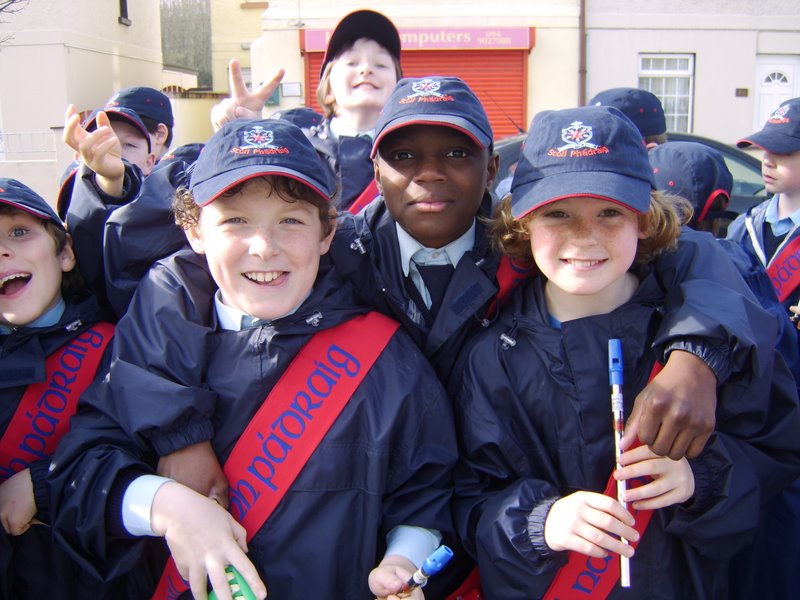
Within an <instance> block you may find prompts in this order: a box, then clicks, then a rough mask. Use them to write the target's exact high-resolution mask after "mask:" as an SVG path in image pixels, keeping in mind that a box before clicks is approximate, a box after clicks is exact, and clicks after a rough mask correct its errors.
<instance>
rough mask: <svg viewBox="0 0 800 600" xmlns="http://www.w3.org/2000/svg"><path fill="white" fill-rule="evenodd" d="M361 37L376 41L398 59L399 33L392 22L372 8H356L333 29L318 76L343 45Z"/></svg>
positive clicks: (339, 52) (348, 45)
mask: <svg viewBox="0 0 800 600" xmlns="http://www.w3.org/2000/svg"><path fill="white" fill-rule="evenodd" d="M361 38H367V39H368V40H374V41H376V42H377V43H378V44H380V45H381V46H382V47H384V48H385V49H386V50H387V52H389V54H391V55H392V56H393V57H394V58H396V59H397V60H398V61H399V60H400V34H399V33H398V32H397V27H395V26H394V23H392V22H391V21H390V20H389V19H388V18H387V17H385V16H384V15H382V14H381V13H379V12H375V11H374V10H357V11H355V12H351V13H350V14H349V15H347V16H345V17H344V18H343V19H342V20H341V21H339V23H338V24H337V25H336V28H335V29H334V30H333V33H332V34H331V39H330V41H329V42H328V47H327V48H326V49H325V57H324V58H323V59H322V66H321V67H320V70H319V76H320V77H322V73H323V71H325V67H326V66H327V65H328V63H329V62H331V61H332V60H333V59H334V58H336V57H337V56H338V55H339V54H341V53H342V50H344V48H345V47H350V46H352V45H353V43H355V42H356V41H357V40H360V39H361Z"/></svg>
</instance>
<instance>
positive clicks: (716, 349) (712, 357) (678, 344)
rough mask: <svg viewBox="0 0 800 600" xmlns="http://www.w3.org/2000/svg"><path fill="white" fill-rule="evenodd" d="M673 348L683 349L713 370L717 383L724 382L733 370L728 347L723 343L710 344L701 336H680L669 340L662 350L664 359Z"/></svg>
mask: <svg viewBox="0 0 800 600" xmlns="http://www.w3.org/2000/svg"><path fill="white" fill-rule="evenodd" d="M673 350H683V351H684V352H689V353H691V354H694V355H695V356H696V357H697V358H699V359H700V360H702V361H703V362H704V363H706V364H707V365H708V367H709V368H710V369H711V370H712V371H713V372H714V375H715V376H716V378H717V382H718V383H724V382H726V381H727V380H728V378H729V377H730V376H731V373H732V372H733V367H732V365H731V361H730V358H729V357H730V349H729V348H728V346H725V345H712V344H709V343H708V340H706V339H703V338H682V339H679V340H674V341H672V342H670V343H669V344H668V345H667V347H666V348H665V350H664V359H665V360H666V359H667V358H669V354H670V352H672V351H673Z"/></svg>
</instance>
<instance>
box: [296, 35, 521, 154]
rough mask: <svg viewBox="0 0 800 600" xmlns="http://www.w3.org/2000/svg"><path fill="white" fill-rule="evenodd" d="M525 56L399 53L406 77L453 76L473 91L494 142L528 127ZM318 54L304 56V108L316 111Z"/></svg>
mask: <svg viewBox="0 0 800 600" xmlns="http://www.w3.org/2000/svg"><path fill="white" fill-rule="evenodd" d="M527 56H528V52H527V51H525V50H456V51H450V50H419V51H413V52H403V54H402V57H401V60H402V62H403V74H404V75H405V76H407V77H422V76H425V75H454V76H456V77H460V78H461V79H463V80H464V81H466V82H467V84H468V85H469V86H470V87H471V88H472V89H473V90H474V91H475V93H476V94H477V95H478V97H479V98H480V99H481V102H482V103H483V107H484V108H485V109H486V113H487V114H488V115H489V122H490V123H491V124H492V129H493V131H494V136H495V139H500V138H503V137H507V136H509V135H514V134H516V133H519V132H520V130H523V131H524V130H525V129H527V127H528V122H527V116H526V115H525V89H526V86H527V82H526V74H527V72H528V65H527ZM322 57H323V53H322V52H308V53H307V54H306V81H307V82H309V83H308V85H307V86H306V104H307V106H309V107H311V108H313V109H314V110H319V104H317V98H316V91H317V82H318V81H319V69H320V66H321V65H322Z"/></svg>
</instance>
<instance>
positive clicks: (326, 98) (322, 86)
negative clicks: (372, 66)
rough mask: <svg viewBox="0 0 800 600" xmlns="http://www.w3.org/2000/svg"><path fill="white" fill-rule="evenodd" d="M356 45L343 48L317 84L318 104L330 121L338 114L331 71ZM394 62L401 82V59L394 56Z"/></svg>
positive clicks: (351, 44)
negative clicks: (344, 54) (332, 87)
mask: <svg viewBox="0 0 800 600" xmlns="http://www.w3.org/2000/svg"><path fill="white" fill-rule="evenodd" d="M367 39H369V38H367ZM354 43H355V41H353V42H351V43H350V44H347V45H346V46H343V47H342V49H341V50H340V51H339V54H337V55H336V56H334V57H333V59H331V60H330V61H328V64H327V65H325V68H324V69H323V70H322V75H321V76H320V78H319V84H317V102H318V103H319V105H320V106H321V107H322V112H323V113H324V114H325V118H327V119H330V118H331V117H333V116H334V115H335V114H336V108H337V107H336V98H334V96H333V90H332V89H331V69H333V63H335V62H336V61H337V60H339V56H341V54H342V53H343V52H347V51H348V50H350V48H352V47H353V44H354ZM392 62H393V63H394V73H395V76H396V78H397V80H398V81H400V78H401V77H402V76H403V70H402V69H401V68H400V59H399V58H397V57H396V56H392Z"/></svg>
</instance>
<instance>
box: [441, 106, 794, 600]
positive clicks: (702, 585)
mask: <svg viewBox="0 0 800 600" xmlns="http://www.w3.org/2000/svg"><path fill="white" fill-rule="evenodd" d="M676 202H677V201H674V200H670V199H667V198H665V197H663V196H662V195H661V194H660V193H659V192H656V191H654V181H653V179H652V172H651V168H650V164H649V162H648V157H647V151H646V149H645V147H644V145H643V144H642V143H641V136H640V133H639V132H638V131H637V130H636V128H635V127H634V126H633V124H632V123H631V122H630V121H629V120H628V119H627V118H625V117H624V116H623V115H622V114H621V113H620V112H618V111H617V110H616V109H613V108H603V107H600V108H597V107H585V108H577V109H567V110H561V111H549V112H545V113H541V114H539V115H537V116H536V117H535V119H534V121H533V125H532V127H531V130H530V133H529V135H528V139H527V140H526V143H525V146H524V151H523V156H522V158H521V159H520V162H519V165H518V167H517V170H516V172H515V174H514V182H513V184H512V188H511V195H510V197H509V198H508V199H507V200H505V201H504V202H503V204H502V206H501V207H500V210H499V212H498V215H497V217H496V219H495V221H494V223H493V233H494V237H495V240H496V241H497V243H498V244H499V245H500V247H501V248H502V249H503V251H504V252H507V253H508V254H509V255H510V256H512V257H514V258H517V259H519V260H526V259H527V260H532V261H533V262H534V263H535V264H536V267H537V268H538V270H539V272H540V273H541V275H542V276H541V277H536V278H533V279H531V280H530V281H529V282H526V283H525V284H524V285H523V286H522V287H520V288H518V289H517V290H516V291H515V294H514V296H513V298H512V300H511V302H510V303H509V305H508V307H507V309H506V311H504V312H503V314H502V315H501V316H500V318H499V319H498V321H497V322H496V323H494V324H493V325H492V326H491V327H489V328H488V329H487V330H486V331H484V332H482V333H481V334H480V336H479V337H478V338H477V339H476V341H475V343H474V344H473V346H472V348H471V349H469V350H468V351H467V352H466V356H465V360H464V372H463V378H462V381H461V382H460V385H458V387H457V393H455V394H454V396H453V397H454V399H455V403H456V419H457V423H458V426H459V439H460V445H459V448H460V461H461V465H460V468H459V469H457V470H456V497H455V500H454V516H455V519H456V524H457V527H458V528H459V531H460V533H461V536H462V539H463V540H464V541H465V543H466V545H467V547H468V549H470V551H471V552H472V553H473V554H474V555H475V556H476V557H477V560H478V566H479V568H480V573H481V580H482V582H483V588H484V592H485V597H486V598H488V599H494V598H497V599H500V598H502V599H503V600H513V599H515V598H519V599H523V598H525V599H528V598H542V597H545V598H563V597H575V596H576V595H578V594H584V595H586V597H593V598H605V597H609V598H626V597H659V598H661V597H663V598H716V597H725V596H726V593H727V577H728V565H727V561H728V559H729V558H730V556H731V555H732V554H733V553H734V552H735V551H736V550H737V549H738V548H739V547H741V546H742V545H743V544H744V543H745V542H747V540H748V539H749V533H750V532H751V531H752V530H753V529H754V528H755V527H756V524H757V522H758V517H759V510H760V505H761V504H762V503H763V502H765V501H766V500H767V499H768V498H770V497H771V496H773V495H774V494H776V493H777V492H778V491H779V490H780V489H781V486H783V485H786V484H788V483H789V482H790V481H792V480H793V479H794V478H795V477H796V476H797V474H798V473H800V443H798V440H797V435H796V432H797V427H798V426H800V408H799V407H798V404H797V396H796V391H795V387H794V383H793V381H792V377H791V375H790V374H789V373H788V371H787V370H786V368H785V366H784V365H783V363H782V361H780V360H779V359H778V360H775V351H774V339H775V337H774V336H775V330H776V328H775V323H774V320H773V318H772V317H771V316H769V315H767V314H766V313H765V312H764V311H763V310H762V309H761V308H760V307H758V306H757V305H756V304H755V303H754V302H753V301H751V300H750V299H749V298H747V297H745V296H744V295H742V296H740V297H739V298H738V299H737V301H736V302H732V303H730V304H726V305H725V306H723V307H720V306H719V305H717V304H712V303H709V304H708V305H707V307H706V310H705V311H704V312H702V314H701V313H698V314H697V315H696V316H697V318H698V320H699V321H700V322H703V323H706V324H707V327H708V328H713V327H715V326H719V324H720V321H719V315H720V313H725V314H724V317H725V320H728V319H742V320H744V321H746V322H748V323H750V325H751V326H752V328H753V329H752V335H751V336H750V337H746V338H740V339H739V343H740V345H739V346H738V347H737V348H736V352H743V353H744V354H746V355H751V356H752V357H753V358H755V357H756V356H758V360H754V362H752V363H749V364H748V366H747V367H746V368H745V369H743V370H742V371H741V372H740V373H738V374H736V375H734V376H733V377H732V378H731V379H730V381H729V382H728V383H724V384H722V385H721V386H720V388H719V404H718V406H719V408H718V411H717V412H718V419H717V423H718V425H717V427H716V430H715V432H714V434H713V435H712V437H711V439H710V441H709V442H708V444H707V445H706V446H705V447H704V449H703V450H702V452H700V453H699V455H698V456H696V457H695V458H692V459H687V458H685V457H684V458H680V459H678V460H672V459H670V458H667V457H661V456H657V455H656V454H655V453H653V452H652V450H650V449H649V448H647V447H645V446H639V447H635V448H633V447H632V446H631V444H630V442H631V441H632V440H630V438H628V440H627V441H625V440H623V442H622V444H621V447H622V450H623V452H622V454H621V455H619V456H618V457H617V458H616V460H615V451H614V444H615V442H614V428H613V427H612V422H613V419H612V411H611V403H610V402H609V396H610V394H611V390H610V387H609V383H608V382H609V364H610V362H609V353H608V345H609V340H611V339H615V340H619V341H620V342H621V347H622V356H621V357H620V363H618V364H619V366H620V367H622V369H623V372H624V377H623V380H622V381H619V383H620V385H622V386H624V394H623V396H624V397H625V398H631V397H633V396H635V395H636V394H637V393H639V392H640V391H641V390H642V389H643V388H644V387H645V385H646V384H647V381H648V378H649V377H650V376H651V371H652V368H653V366H654V364H655V363H657V362H658V361H659V360H660V356H659V353H658V352H657V351H654V348H657V345H658V343H659V341H658V335H657V334H656V332H657V331H658V329H659V328H660V327H661V326H662V323H661V321H662V318H663V317H662V315H663V313H662V309H663V307H664V306H665V305H666V304H667V303H668V300H667V297H668V295H669V292H668V291H666V290H664V289H663V288H662V287H661V285H660V283H659V282H658V281H657V279H656V277H655V274H654V269H653V268H652V262H653V260H654V258H655V257H656V256H658V255H659V254H662V253H664V252H668V251H670V249H672V248H674V247H675V246H676V244H677V241H678V236H679V234H680V226H681V220H682V214H681V210H680V208H679V207H678V206H677V205H676ZM715 323H716V325H715ZM762 361H763V362H762ZM489 373H491V376H487V374H489ZM627 408H628V406H626V409H627ZM626 414H628V413H627V412H626ZM615 462H616V463H617V465H618V466H617V467H616V468H615ZM612 472H613V475H612ZM645 477H647V478H648V479H647V480H645V481H646V482H645V483H643V484H641V483H640V482H641V480H642V478H645ZM617 481H627V483H628V490H627V491H625V492H624V495H623V497H622V498H620V499H619V501H618V500H617V487H616V482H617ZM604 488H606V489H607V490H608V491H607V492H606V493H605V494H604V493H602V491H603V489H604ZM623 500H624V501H625V502H627V503H628V505H627V506H628V508H626V507H625V506H623V505H622V504H621V501H623ZM651 511H655V512H654V514H652V518H649V517H650V514H651ZM634 516H635V518H634ZM648 518H649V524H647V522H648ZM635 527H636V528H635ZM620 554H621V555H623V556H625V557H628V558H630V562H629V566H630V582H631V588H630V590H625V589H622V588H621V587H620V586H619V585H618V582H617V580H618V579H619V577H620V567H619V564H620V558H619V556H618V555H620ZM587 567H588V568H589V569H591V570H590V571H588V570H587Z"/></svg>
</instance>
